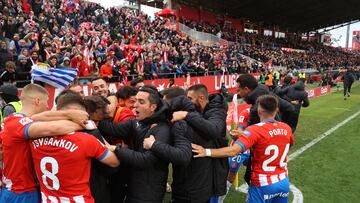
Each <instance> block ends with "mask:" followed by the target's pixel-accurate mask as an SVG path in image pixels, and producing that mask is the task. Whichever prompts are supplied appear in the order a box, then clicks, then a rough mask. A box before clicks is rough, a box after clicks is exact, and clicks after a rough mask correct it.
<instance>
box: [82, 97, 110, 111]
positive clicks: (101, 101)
mask: <svg viewBox="0 0 360 203" xmlns="http://www.w3.org/2000/svg"><path fill="white" fill-rule="evenodd" d="M84 103H85V107H86V111H87V112H88V113H89V114H90V113H95V112H96V110H97V109H102V110H103V111H104V112H105V111H106V107H107V106H108V105H109V104H110V101H109V100H108V99H106V98H105V97H103V96H99V95H92V96H87V97H85V98H84Z"/></svg>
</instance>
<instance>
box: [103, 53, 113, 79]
mask: <svg viewBox="0 0 360 203" xmlns="http://www.w3.org/2000/svg"><path fill="white" fill-rule="evenodd" d="M112 71H113V69H112V66H111V59H110V58H109V57H108V58H107V59H106V63H105V64H104V65H102V66H101V67H100V77H106V78H108V79H110V78H111V77H112V75H113V72H112Z"/></svg>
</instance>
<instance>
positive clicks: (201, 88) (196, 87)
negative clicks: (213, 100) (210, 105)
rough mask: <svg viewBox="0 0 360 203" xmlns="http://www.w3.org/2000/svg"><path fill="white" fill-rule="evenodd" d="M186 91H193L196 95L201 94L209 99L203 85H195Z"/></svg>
mask: <svg viewBox="0 0 360 203" xmlns="http://www.w3.org/2000/svg"><path fill="white" fill-rule="evenodd" d="M188 91H194V92H196V93H202V94H204V95H205V97H206V98H209V92H208V89H207V87H206V86H205V85H203V84H196V85H193V86H191V87H190V88H189V89H188Z"/></svg>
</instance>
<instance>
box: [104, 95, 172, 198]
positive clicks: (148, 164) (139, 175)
mask: <svg viewBox="0 0 360 203" xmlns="http://www.w3.org/2000/svg"><path fill="white" fill-rule="evenodd" d="M167 109H168V107H167V105H166V104H165V103H164V102H163V101H162V104H161V105H160V106H159V107H158V109H157V111H156V112H155V113H154V114H153V115H152V116H151V117H150V118H146V119H144V120H141V121H137V120H136V119H132V120H128V121H125V122H121V123H117V124H114V123H112V122H110V121H102V122H100V125H99V130H100V131H101V133H102V134H103V135H104V136H118V137H119V138H122V139H125V138H126V137H128V136H133V141H134V149H133V150H131V149H128V148H119V147H117V149H116V150H115V153H116V155H117V157H118V158H119V160H120V162H121V163H122V164H126V165H128V166H129V171H130V173H129V179H130V180H129V185H128V194H127V197H126V202H131V203H143V202H144V203H145V202H146V203H160V202H162V200H163V197H164V193H165V190H166V181H167V175H168V162H167V161H164V160H161V159H159V158H158V157H157V156H155V155H154V154H153V153H152V152H151V151H147V150H145V149H144V148H143V141H144V139H145V138H146V137H149V136H150V135H154V136H155V138H156V140H158V141H160V142H162V143H167V144H169V143H170V129H169V126H168V123H167V120H166V111H167ZM152 124H157V126H155V127H153V128H150V127H151V125H152Z"/></svg>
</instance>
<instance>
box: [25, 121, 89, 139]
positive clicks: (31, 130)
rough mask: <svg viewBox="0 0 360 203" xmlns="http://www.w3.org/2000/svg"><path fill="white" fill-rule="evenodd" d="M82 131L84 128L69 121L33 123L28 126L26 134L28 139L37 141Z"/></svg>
mask: <svg viewBox="0 0 360 203" xmlns="http://www.w3.org/2000/svg"><path fill="white" fill-rule="evenodd" d="M81 129H82V127H81V126H80V125H79V124H77V123H74V122H72V121H69V120H59V121H48V122H33V123H30V124H28V126H26V128H25V132H24V134H25V137H27V138H30V139H35V138H40V137H50V136H58V135H65V134H68V133H71V132H75V131H78V130H81Z"/></svg>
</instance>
